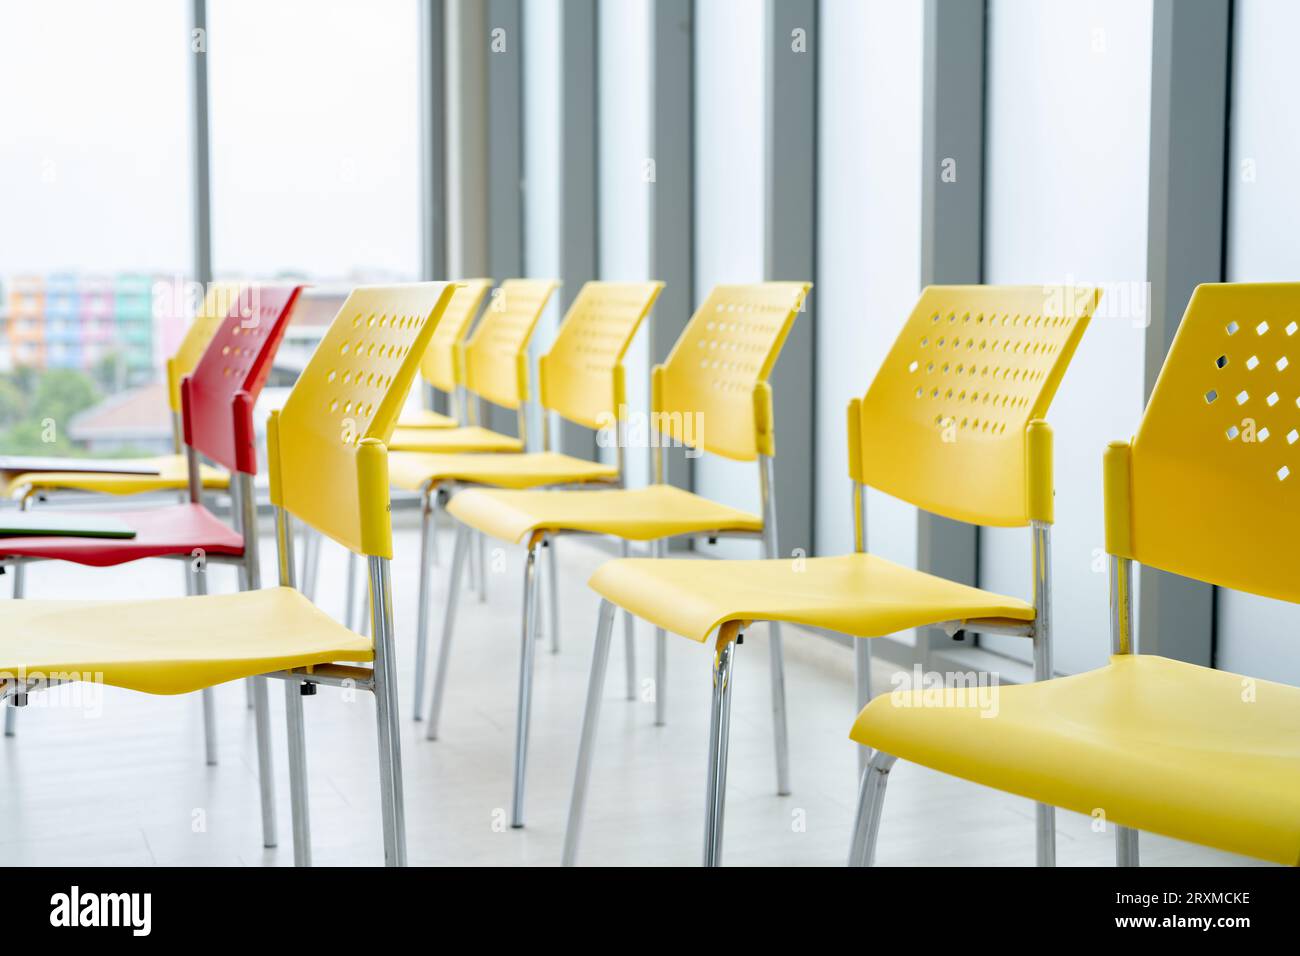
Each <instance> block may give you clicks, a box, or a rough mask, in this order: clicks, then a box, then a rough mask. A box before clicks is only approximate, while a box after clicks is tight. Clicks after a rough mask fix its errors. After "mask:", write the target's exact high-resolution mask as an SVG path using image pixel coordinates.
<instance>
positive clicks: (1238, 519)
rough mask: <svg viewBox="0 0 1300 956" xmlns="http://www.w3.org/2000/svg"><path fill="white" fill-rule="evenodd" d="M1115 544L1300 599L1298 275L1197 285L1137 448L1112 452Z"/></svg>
mask: <svg viewBox="0 0 1300 956" xmlns="http://www.w3.org/2000/svg"><path fill="white" fill-rule="evenodd" d="M1106 532H1107V534H1106V546H1107V550H1109V551H1110V552H1111V553H1112V554H1117V555H1119V556H1121V557H1127V558H1133V559H1135V560H1138V561H1140V562H1142V563H1143V564H1148V565H1151V566H1152V567H1157V568H1161V569H1163V570H1166V571H1172V572H1173V573H1175V574H1181V575H1184V576H1185V577H1190V578H1196V579H1198V580H1201V581H1206V582H1209V583H1212V584H1217V585H1221V586H1223V587H1230V588H1234V589H1236V590H1240V591H1249V592H1251V593H1254V594H1261V595H1264V596H1266V597H1272V598H1278V599H1281V600H1284V601H1291V602H1297V603H1300V559H1297V557H1296V555H1297V549H1296V542H1297V541H1300V283H1242V284H1210V285H1202V286H1198V287H1197V288H1196V291H1195V292H1194V293H1193V294H1192V298H1191V301H1190V302H1189V303H1188V306H1187V311H1186V313H1185V314H1184V315H1183V321H1182V324H1181V325H1179V327H1178V332H1177V334H1176V335H1175V336H1174V341H1173V344H1172V346H1170V349H1169V354H1168V356H1167V357H1166V358H1165V364H1164V367H1163V368H1162V369H1161V370H1160V376H1159V378H1158V379H1157V380H1156V386H1155V389H1154V390H1153V391H1152V393H1151V399H1150V401H1149V402H1148V403H1147V407H1146V411H1145V413H1144V414H1143V415H1142V422H1141V424H1140V425H1139V427H1138V432H1137V435H1136V436H1135V437H1134V439H1133V442H1132V445H1131V446H1130V445H1128V444H1125V443H1116V444H1114V445H1112V446H1111V448H1110V449H1109V450H1108V451H1107V454H1106Z"/></svg>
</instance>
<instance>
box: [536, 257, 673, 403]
mask: <svg viewBox="0 0 1300 956" xmlns="http://www.w3.org/2000/svg"><path fill="white" fill-rule="evenodd" d="M663 287H664V284H663V283H662V282H588V283H585V284H584V285H583V287H582V288H581V289H579V290H578V295H577V297H576V298H575V299H574V300H573V304H572V305H570V306H569V311H568V312H567V313H565V316H564V321H563V322H561V323H560V329H559V331H558V332H557V333H556V336H555V341H554V342H553V343H552V344H551V349H550V351H549V352H547V353H546V354H545V355H543V356H542V357H541V359H540V360H539V362H538V373H537V378H538V390H539V391H540V393H541V394H540V396H539V397H540V399H541V402H542V406H543V407H545V408H548V409H550V410H551V411H553V412H557V413H558V414H560V415H562V416H563V417H564V418H567V419H568V420H569V421H571V422H576V423H577V424H579V425H585V426H586V427H588V428H601V427H604V426H607V425H609V424H610V421H609V420H608V419H607V416H608V417H609V418H612V419H614V420H617V418H618V415H619V409H620V408H621V407H622V406H624V405H626V404H627V392H626V387H625V384H624V379H623V356H624V354H625V353H626V352H627V347H628V346H629V345H631V344H632V337H633V336H634V335H636V330H637V329H638V328H640V327H641V322H642V321H643V320H644V319H645V317H646V316H647V315H649V314H650V309H651V308H652V307H653V306H654V303H655V299H657V298H658V297H659V292H660V290H662V289H663Z"/></svg>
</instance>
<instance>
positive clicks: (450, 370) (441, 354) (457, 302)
mask: <svg viewBox="0 0 1300 956" xmlns="http://www.w3.org/2000/svg"><path fill="white" fill-rule="evenodd" d="M490 288H492V280H491V279H465V280H462V281H460V282H458V283H456V291H455V292H453V293H452V296H451V302H450V303H449V304H448V305H447V311H446V312H444V313H443V315H442V318H441V319H439V320H438V325H437V327H436V328H435V329H434V330H433V341H432V342H430V343H429V347H428V348H427V349H426V350H425V352H424V357H423V358H422V359H421V360H420V373H421V375H423V376H424V380H425V381H426V382H428V383H429V384H430V385H432V386H433V387H434V388H436V389H438V390H439V391H443V392H454V391H455V390H456V388H457V386H459V385H462V384H464V375H465V372H464V368H463V367H462V365H461V363H462V362H463V361H464V356H463V354H462V353H461V347H462V344H463V342H464V339H465V335H466V334H467V333H468V332H469V327H470V325H471V324H473V322H474V316H476V315H478V312H479V308H480V307H481V306H482V305H483V297H484V296H486V295H487V292H488V289H490Z"/></svg>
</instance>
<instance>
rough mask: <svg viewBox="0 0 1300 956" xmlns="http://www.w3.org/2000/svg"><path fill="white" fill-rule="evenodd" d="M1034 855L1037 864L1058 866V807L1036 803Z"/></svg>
mask: <svg viewBox="0 0 1300 956" xmlns="http://www.w3.org/2000/svg"><path fill="white" fill-rule="evenodd" d="M1034 856H1035V865H1036V866H1056V807H1050V806H1048V805H1047V804H1045V803H1036V804H1034Z"/></svg>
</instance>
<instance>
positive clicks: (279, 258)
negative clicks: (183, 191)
mask: <svg viewBox="0 0 1300 956" xmlns="http://www.w3.org/2000/svg"><path fill="white" fill-rule="evenodd" d="M115 6H116V5H115ZM418 15H419V8H418V6H417V3H416V0H276V2H275V3H264V2H260V0H221V2H219V3H209V4H208V62H209V70H210V73H209V84H210V96H211V102H212V107H211V119H212V132H211V138H212V232H213V236H212V245H213V269H214V272H216V273H217V275H219V276H229V277H246V276H253V277H266V276H276V275H293V276H304V277H309V278H313V279H317V280H323V281H330V280H334V281H340V282H356V281H366V282H373V281H382V280H392V279H398V280H412V279H416V278H418V277H419V272H420V172H419V171H420V143H419V135H420V134H419V130H420V115H419V94H420V69H419V41H418Z"/></svg>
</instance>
